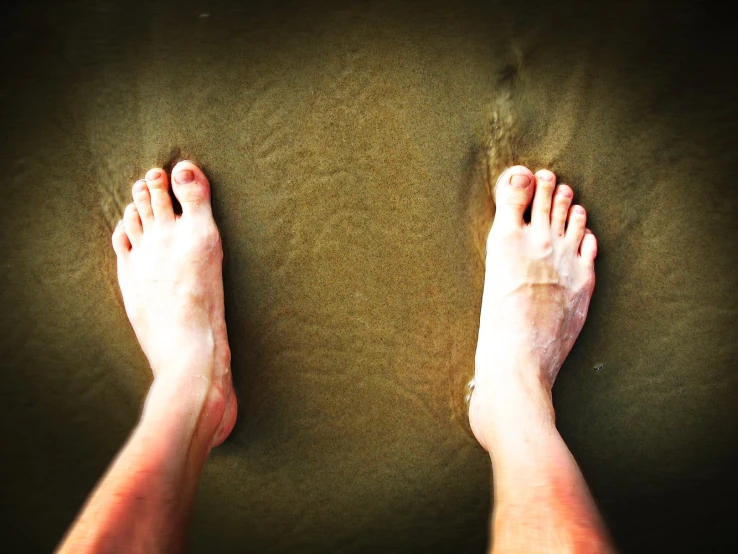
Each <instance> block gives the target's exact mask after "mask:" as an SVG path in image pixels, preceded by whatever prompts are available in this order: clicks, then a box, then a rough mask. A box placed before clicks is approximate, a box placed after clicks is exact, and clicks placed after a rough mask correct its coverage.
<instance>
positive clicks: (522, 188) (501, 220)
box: [494, 165, 534, 226]
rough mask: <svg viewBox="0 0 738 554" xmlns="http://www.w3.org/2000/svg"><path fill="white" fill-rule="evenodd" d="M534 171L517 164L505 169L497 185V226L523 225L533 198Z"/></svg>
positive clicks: (495, 223)
mask: <svg viewBox="0 0 738 554" xmlns="http://www.w3.org/2000/svg"><path fill="white" fill-rule="evenodd" d="M533 182H534V177H533V172H532V171H531V170H530V169H528V168H527V167H525V166H522V165H516V166H513V167H509V168H507V169H506V170H505V171H503V173H502V175H500V178H499V179H497V184H496V185H495V206H496V207H495V210H496V211H495V222H494V225H495V226H500V225H505V226H522V225H523V224H524V221H523V214H524V213H525V210H526V209H528V206H530V201H531V198H533V190H534V186H533Z"/></svg>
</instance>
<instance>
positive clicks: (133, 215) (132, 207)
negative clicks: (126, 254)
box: [123, 204, 143, 246]
mask: <svg viewBox="0 0 738 554" xmlns="http://www.w3.org/2000/svg"><path fill="white" fill-rule="evenodd" d="M123 226H124V227H125V231H126V234H127V235H128V240H130V241H131V246H138V243H139V242H141V237H142V236H143V225H142V224H141V218H140V217H139V215H138V210H137V209H136V204H128V206H126V209H125V211H124V212H123Z"/></svg>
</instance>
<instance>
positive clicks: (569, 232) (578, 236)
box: [566, 205, 587, 252]
mask: <svg viewBox="0 0 738 554" xmlns="http://www.w3.org/2000/svg"><path fill="white" fill-rule="evenodd" d="M586 225H587V212H586V211H585V210H584V208H582V207H581V206H578V205H574V206H572V207H571V208H569V220H568V223H567V225H566V241H567V242H568V243H569V244H570V245H571V246H572V248H574V250H575V251H577V252H578V251H579V245H580V243H581V242H582V238H583V237H584V228H585V226H586Z"/></svg>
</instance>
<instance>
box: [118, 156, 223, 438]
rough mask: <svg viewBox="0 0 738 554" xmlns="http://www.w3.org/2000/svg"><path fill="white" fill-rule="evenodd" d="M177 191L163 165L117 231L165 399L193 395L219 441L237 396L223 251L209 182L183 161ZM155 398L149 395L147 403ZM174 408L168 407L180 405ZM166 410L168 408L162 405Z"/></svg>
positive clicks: (133, 317) (129, 300)
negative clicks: (225, 301)
mask: <svg viewBox="0 0 738 554" xmlns="http://www.w3.org/2000/svg"><path fill="white" fill-rule="evenodd" d="M172 176H173V178H172V189H173V192H174V195H175V196H176V198H177V200H179V202H180V204H181V205H182V215H176V214H175V213H174V209H173V207H172V201H171V198H170V196H169V179H168V177H167V174H166V173H165V172H164V171H163V170H162V169H159V168H155V169H151V170H149V172H148V173H147V174H146V179H142V180H139V181H136V183H135V184H134V185H133V191H132V192H133V200H134V202H133V203H132V204H129V205H128V206H127V207H126V210H125V213H124V215H123V220H122V221H121V222H120V224H119V225H118V227H117V228H116V229H115V232H114V233H113V248H114V249H115V252H116V254H117V257H118V281H119V283H120V289H121V292H122V293H123V301H124V304H125V307H126V313H127V314H128V318H129V319H130V321H131V325H133V329H134V331H135V332H136V336H137V337H138V340H139V342H140V343H141V348H142V349H143V351H144V353H145V354H146V356H147V358H148V360H149V363H150V364H151V369H152V370H153V372H154V377H155V379H154V383H155V386H156V385H157V383H160V385H159V386H158V389H157V390H165V391H167V394H164V396H163V397H165V398H167V399H168V400H167V402H169V401H173V402H180V401H181V402H182V403H183V404H185V403H186V404H187V405H186V406H185V407H183V408H182V409H183V410H187V411H188V413H192V410H191V408H192V407H193V404H192V403H187V400H188V399H194V400H195V402H196V405H197V413H195V414H194V415H195V417H196V418H197V421H196V429H197V432H198V433H204V434H205V436H207V437H210V436H212V442H211V445H212V446H217V445H218V444H220V443H221V442H223V440H225V438H226V437H227V436H228V434H229V433H230V432H231V430H232V429H233V426H234V424H235V422H236V412H237V402H236V396H235V393H234V391H233V385H232V383H231V372H230V362H231V353H230V348H229V346H228V336H227V334H226V324H225V309H224V304H223V276H222V262H223V249H222V247H221V242H220V235H219V233H218V228H217V227H216V225H215V220H214V219H213V212H212V210H211V206H210V183H209V182H208V180H207V178H206V177H205V175H204V174H203V172H202V171H201V170H200V168H199V167H197V166H196V165H195V164H193V163H192V162H189V161H183V162H179V163H178V164H177V165H176V166H175V167H174V169H173V170H172ZM150 402H152V400H151V397H150V398H149V399H148V400H147V408H146V409H149V403H150ZM175 408H176V406H174V407H172V408H171V409H175ZM164 409H167V408H164Z"/></svg>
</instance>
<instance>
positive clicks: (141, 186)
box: [133, 179, 154, 230]
mask: <svg viewBox="0 0 738 554" xmlns="http://www.w3.org/2000/svg"><path fill="white" fill-rule="evenodd" d="M133 202H134V203H135V204H136V211H137V212H138V215H139V217H140V218H141V224H142V225H143V228H144V230H146V229H148V228H149V226H150V225H151V224H152V223H153V222H154V212H153V211H152V209H151V195H150V194H149V187H148V186H147V185H146V181H144V180H143V179H141V180H139V181H136V182H135V183H134V185H133Z"/></svg>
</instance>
